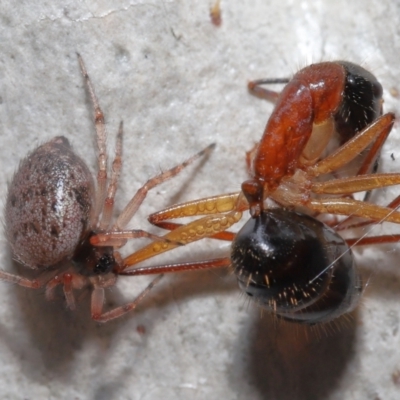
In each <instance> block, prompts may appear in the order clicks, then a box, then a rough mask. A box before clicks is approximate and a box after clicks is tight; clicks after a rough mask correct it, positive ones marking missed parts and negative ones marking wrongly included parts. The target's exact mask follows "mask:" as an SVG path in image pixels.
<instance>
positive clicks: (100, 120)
mask: <svg viewBox="0 0 400 400" xmlns="http://www.w3.org/2000/svg"><path fill="white" fill-rule="evenodd" d="M77 56H78V61H79V65H80V67H81V71H82V75H83V78H84V79H85V82H86V87H87V89H88V91H89V95H90V98H91V100H92V103H93V108H94V123H95V127H96V136H97V147H98V173H97V190H96V199H95V207H94V213H93V215H94V219H95V220H94V221H91V222H92V225H91V226H95V225H96V224H97V219H98V218H99V216H100V213H101V209H102V207H103V202H104V198H105V196H106V186H107V148H106V139H107V131H106V125H105V122H104V114H103V111H102V110H101V108H100V105H99V101H98V99H97V96H96V93H95V91H94V87H93V85H92V82H91V80H90V78H89V75H88V73H87V71H86V67H85V64H84V62H83V59H82V57H81V56H80V54H79V53H77Z"/></svg>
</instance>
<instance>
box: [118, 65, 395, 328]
mask: <svg viewBox="0 0 400 400" xmlns="http://www.w3.org/2000/svg"><path fill="white" fill-rule="evenodd" d="M265 83H287V85H286V86H285V87H284V89H283V91H282V92H281V93H280V94H278V93H275V92H273V91H270V90H267V89H264V88H262V87H260V86H261V85H262V84H265ZM249 89H250V90H251V91H252V92H254V93H255V94H256V95H259V96H260V97H262V98H266V99H270V100H271V99H272V100H274V101H275V102H276V105H275V109H274V111H273V112H272V115H271V116H270V118H269V120H268V122H267V125H266V128H265V131H264V134H263V137H262V138H261V141H260V142H259V143H258V144H257V145H256V146H255V148H254V149H252V150H251V151H250V152H248V153H247V163H248V166H249V169H250V179H249V180H247V181H245V182H243V183H242V186H241V189H242V190H241V191H240V192H237V193H230V194H224V195H218V196H214V197H209V198H205V199H200V200H195V201H191V202H187V203H183V204H179V205H174V206H172V207H169V208H167V209H165V210H162V211H159V212H157V213H155V214H152V215H150V217H149V221H150V222H151V223H153V224H155V225H157V226H160V227H163V228H166V229H169V230H171V232H169V233H167V234H166V235H165V236H164V238H165V239H169V240H171V241H176V240H177V239H178V237H180V236H177V235H176V233H175V232H177V231H179V230H180V229H182V225H179V224H176V223H173V222H169V221H167V220H169V219H175V218H182V217H190V216H201V215H206V216H205V217H202V218H200V219H198V220H196V221H194V222H192V223H191V224H192V226H193V227H195V226H197V227H198V228H199V229H207V230H208V231H209V232H210V234H209V237H212V238H216V239H223V240H229V241H232V246H231V254H230V257H224V258H218V259H212V260H205V261H198V262H189V263H181V264H171V265H164V266H159V267H149V268H145V267H139V268H134V269H127V270H125V271H124V272H123V273H124V274H126V275H128V274H129V275H140V274H149V273H156V272H157V273H161V272H163V273H164V272H179V271H188V270H198V269H209V268H221V267H229V266H232V267H233V270H234V272H235V274H236V277H237V280H238V283H239V287H240V288H241V289H242V290H243V291H244V292H245V293H246V294H247V295H248V296H249V297H250V298H251V299H253V300H254V301H255V302H256V303H257V304H258V305H260V306H261V307H263V308H264V309H267V310H269V311H271V312H273V313H274V314H275V315H277V316H278V317H280V318H283V319H286V320H288V321H292V322H298V323H305V324H316V323H321V322H329V321H332V320H333V319H335V318H337V317H338V316H340V315H342V314H344V313H347V312H349V311H351V310H352V309H353V308H354V307H355V306H356V305H357V303H358V300H359V297H360V295H361V292H362V288H363V284H362V282H361V279H360V276H359V274H358V272H357V269H356V267H355V263H354V259H353V257H352V252H351V247H352V246H355V245H365V244H374V243H388V242H393V241H395V242H397V241H399V240H400V235H395V236H390V237H389V236H379V237H361V238H358V239H348V240H345V239H343V238H342V237H341V236H340V235H339V233H338V232H339V231H341V230H343V229H347V228H348V227H351V226H353V225H355V223H354V220H355V219H356V218H357V217H358V218H359V217H361V218H363V219H364V221H365V222H364V224H371V223H379V222H383V221H390V222H395V223H400V212H398V211H396V208H397V206H398V204H399V202H400V200H399V198H396V199H395V200H394V201H393V202H392V203H391V204H390V205H389V206H388V207H382V206H379V205H376V204H372V203H370V202H368V201H367V199H364V200H363V201H361V200H356V199H354V198H353V197H352V195H353V193H357V192H364V191H367V192H368V191H371V190H373V189H376V188H381V187H384V186H389V185H395V184H399V183H400V174H377V173H369V172H370V171H371V170H373V169H374V165H375V163H376V159H377V157H378V155H379V152H380V148H381V146H382V144H383V143H384V141H385V140H386V138H387V136H388V134H389V133H390V130H391V128H392V126H393V123H394V118H395V117H394V115H393V114H392V113H387V114H384V115H382V103H383V100H382V86H381V85H380V83H379V82H378V81H377V79H376V78H375V77H374V76H373V75H372V74H371V73H369V72H368V71H366V70H365V69H363V68H362V67H360V66H358V65H355V64H352V63H349V62H345V61H337V62H325V63H319V64H313V65H310V66H308V67H306V68H304V69H302V70H300V71H299V72H298V73H297V74H295V75H294V76H293V78H292V79H291V80H287V79H273V80H260V81H254V82H250V83H249ZM335 134H337V135H339V145H337V147H336V148H335V149H334V150H333V151H332V152H331V153H328V154H327V155H326V154H325V153H326V150H327V147H328V144H329V143H330V142H331V140H332V138H333V137H334V135H335ZM363 152H364V153H365V156H364V160H363V161H362V163H361V167H360V168H359V170H358V172H357V174H356V175H355V176H346V177H342V178H338V177H336V176H335V174H337V173H338V172H339V171H340V170H342V169H343V168H344V167H346V166H347V165H348V164H349V163H350V162H351V161H352V160H354V159H355V158H356V157H357V156H358V155H359V154H360V153H363ZM247 209H248V210H249V211H250V220H249V221H248V222H247V223H246V224H245V225H244V226H243V228H242V229H241V230H240V231H239V232H238V233H237V234H233V233H231V232H228V231H226V230H227V229H228V228H229V227H231V226H232V225H234V224H235V223H236V222H237V221H239V220H240V219H241V218H242V213H243V212H244V211H245V210H247ZM323 214H335V215H342V216H347V218H346V219H345V220H344V221H342V222H341V223H340V224H339V225H338V226H336V227H335V228H333V227H330V226H328V225H327V224H325V223H323V222H321V221H320V220H319V219H318V218H319V217H320V216H322V215H323ZM211 220H212V221H211ZM359 225H360V224H359ZM183 226H185V225H183ZM194 240H196V238H195V237H193V238H188V240H187V242H190V241H194ZM169 246H176V245H175V244H174V243H171V244H170V245H169ZM161 252H163V249H161V247H160V245H159V244H158V243H152V244H150V245H148V246H146V247H144V248H142V249H140V250H139V251H137V252H135V253H133V254H132V255H131V256H130V257H129V262H131V263H132V264H136V263H138V262H140V261H141V260H142V259H147V258H148V257H149V255H150V254H151V255H154V253H161Z"/></svg>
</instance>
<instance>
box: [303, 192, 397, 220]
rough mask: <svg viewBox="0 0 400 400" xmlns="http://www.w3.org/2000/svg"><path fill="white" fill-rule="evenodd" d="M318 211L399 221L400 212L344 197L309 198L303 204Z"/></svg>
mask: <svg viewBox="0 0 400 400" xmlns="http://www.w3.org/2000/svg"><path fill="white" fill-rule="evenodd" d="M305 206H306V207H309V208H310V209H311V210H313V211H316V212H318V213H326V214H339V215H353V216H355V217H362V218H367V219H369V220H370V221H382V222H383V221H387V222H395V223H397V224H399V223H400V212H398V211H395V210H393V209H391V208H387V207H382V206H378V205H376V204H371V203H366V202H363V201H358V200H353V199H346V198H326V199H318V200H317V199H315V200H310V201H308V202H307V203H306V204H305Z"/></svg>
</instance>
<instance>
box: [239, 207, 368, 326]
mask: <svg viewBox="0 0 400 400" xmlns="http://www.w3.org/2000/svg"><path fill="white" fill-rule="evenodd" d="M231 261H232V266H233V268H234V270H235V274H236V276H237V279H238V282H239V286H240V288H241V289H242V290H243V291H244V292H245V293H246V294H247V295H248V296H251V298H252V300H254V301H255V302H256V303H257V304H259V305H260V306H261V307H263V308H266V309H267V310H270V311H273V312H274V313H276V315H278V316H279V317H281V318H284V319H287V320H290V321H294V322H300V323H307V324H315V323H319V322H327V321H330V320H332V319H334V318H336V317H338V316H339V315H341V314H344V313H346V312H349V311H351V310H352V309H353V308H354V307H355V305H356V304H357V301H358V299H359V296H360V294H361V290H362V285H361V279H360V277H359V274H358V273H357V271H356V268H355V266H354V259H353V255H352V252H351V250H350V249H349V247H348V245H347V244H346V242H345V241H344V239H343V238H342V237H341V236H339V235H338V234H337V233H336V232H335V231H334V230H333V229H332V228H330V227H329V226H327V225H325V224H324V223H322V222H321V221H319V220H317V219H315V218H312V217H310V216H308V215H306V214H301V213H298V212H294V211H289V210H286V209H280V208H275V209H270V210H265V211H263V212H261V213H260V215H259V216H258V217H256V218H250V220H249V221H248V222H247V223H246V224H245V225H244V226H243V228H242V229H241V230H240V231H239V232H238V234H237V235H236V238H235V240H234V241H233V243H232V253H231Z"/></svg>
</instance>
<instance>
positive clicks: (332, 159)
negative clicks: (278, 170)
mask: <svg viewBox="0 0 400 400" xmlns="http://www.w3.org/2000/svg"><path fill="white" fill-rule="evenodd" d="M394 119H395V116H394V114H393V113H388V114H385V115H383V116H381V117H379V118H378V119H376V120H375V121H374V122H373V123H371V124H370V125H368V126H367V127H366V128H365V129H364V130H362V131H361V132H360V133H359V134H357V135H356V136H354V137H353V138H352V139H350V140H349V141H347V142H346V143H345V144H343V145H342V146H341V147H340V148H339V149H338V150H336V151H335V152H334V153H332V154H331V155H329V156H328V157H326V158H324V159H323V160H321V161H320V162H318V163H317V164H315V165H314V166H312V167H310V168H309V169H308V174H309V176H311V177H316V176H319V175H322V174H328V173H331V172H333V171H336V170H337V169H339V168H340V167H342V166H343V165H346V164H347V163H349V162H350V161H352V160H353V159H354V158H355V157H356V156H357V155H358V154H360V153H361V152H362V151H363V150H364V149H366V148H367V147H368V145H370V144H371V143H372V142H373V141H374V140H375V139H376V138H377V137H379V136H380V135H381V133H382V132H383V131H387V134H389V132H390V130H391V129H392V126H393V123H394Z"/></svg>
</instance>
